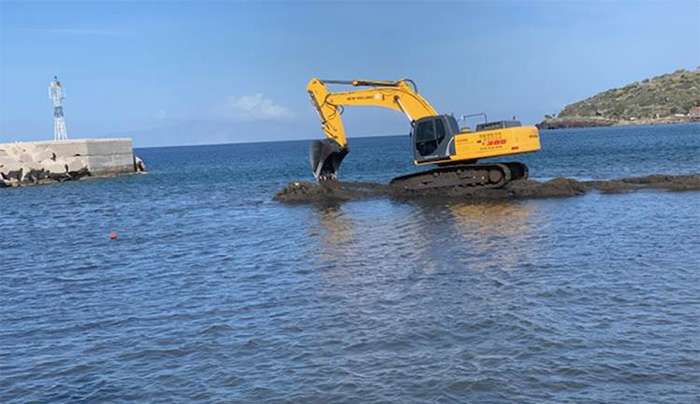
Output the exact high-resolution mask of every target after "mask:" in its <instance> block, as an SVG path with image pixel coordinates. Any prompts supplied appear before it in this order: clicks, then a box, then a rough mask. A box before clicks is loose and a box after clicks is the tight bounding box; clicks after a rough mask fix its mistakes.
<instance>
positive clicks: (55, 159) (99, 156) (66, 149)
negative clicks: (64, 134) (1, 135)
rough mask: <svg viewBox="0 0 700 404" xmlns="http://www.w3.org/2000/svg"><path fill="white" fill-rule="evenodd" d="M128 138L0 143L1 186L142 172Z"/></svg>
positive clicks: (142, 165)
mask: <svg viewBox="0 0 700 404" xmlns="http://www.w3.org/2000/svg"><path fill="white" fill-rule="evenodd" d="M144 170H145V166H144V164H143V162H142V161H141V160H140V159H138V157H135V156H134V152H133V147H132V141H131V139H126V138H124V139H75V140H60V141H38V142H16V143H0V187H2V186H6V187H16V186H24V185H33V184H44V183H50V182H63V181H70V180H77V179H80V178H83V177H87V176H95V177H107V176H114V175H121V174H129V173H134V172H138V171H144Z"/></svg>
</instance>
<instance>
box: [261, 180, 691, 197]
mask: <svg viewBox="0 0 700 404" xmlns="http://www.w3.org/2000/svg"><path fill="white" fill-rule="evenodd" d="M643 188H654V189H663V190H668V191H694V190H695V191H697V190H700V174H691V175H650V176H646V177H631V178H623V179H617V180H598V181H578V180H575V179H571V178H555V179H552V180H549V181H544V182H540V181H534V180H518V181H513V182H511V183H509V184H507V185H506V186H505V187H503V188H470V187H452V188H439V189H430V190H422V191H409V190H404V189H401V188H399V187H395V186H392V185H390V184H379V183H370V182H327V183H323V184H316V183H311V182H292V183H290V184H289V185H287V186H286V187H284V188H283V189H282V190H281V191H279V192H278V193H277V194H276V195H275V196H274V198H273V199H275V200H276V201H279V202H285V203H318V202H339V201H350V200H357V199H367V198H394V199H421V198H423V199H426V198H427V199H458V200H495V199H531V198H559V197H571V196H577V195H583V194H585V193H586V192H589V191H591V190H597V191H600V192H606V193H615V192H629V191H634V190H638V189H643Z"/></svg>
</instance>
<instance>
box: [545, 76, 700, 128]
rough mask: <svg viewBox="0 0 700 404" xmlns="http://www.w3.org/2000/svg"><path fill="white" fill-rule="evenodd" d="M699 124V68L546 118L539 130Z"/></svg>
mask: <svg viewBox="0 0 700 404" xmlns="http://www.w3.org/2000/svg"><path fill="white" fill-rule="evenodd" d="M692 122H700V68H697V69H695V70H692V71H690V70H685V69H679V70H676V71H675V72H673V73H669V74H664V75H661V76H657V77H653V78H649V79H645V80H642V81H635V82H634V83H631V84H628V85H626V86H624V87H621V88H613V89H610V90H607V91H604V92H601V93H598V94H596V95H594V96H592V97H589V98H586V99H585V100H583V101H578V102H575V103H573V104H569V105H567V106H566V107H564V109H562V111H561V112H560V113H559V114H555V115H545V117H544V120H542V122H540V123H538V124H537V127H538V128H540V129H566V128H590V127H598V126H628V125H667V124H678V123H692Z"/></svg>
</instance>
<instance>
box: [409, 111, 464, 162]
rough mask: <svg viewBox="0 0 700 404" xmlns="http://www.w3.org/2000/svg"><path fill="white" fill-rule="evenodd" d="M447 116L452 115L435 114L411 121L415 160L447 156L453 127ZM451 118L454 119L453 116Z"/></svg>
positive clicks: (443, 158) (424, 160) (436, 158)
mask: <svg viewBox="0 0 700 404" xmlns="http://www.w3.org/2000/svg"><path fill="white" fill-rule="evenodd" d="M449 118H452V117H450V116H447V115H437V116H429V117H425V118H421V119H418V120H416V121H414V122H413V131H412V132H411V144H412V145H413V155H414V160H415V161H416V162H418V163H422V162H429V161H433V160H445V159H447V158H449V156H450V150H449V145H450V143H451V141H452V138H453V137H454V128H453V127H452V126H453V125H452V124H451V122H450V121H449ZM452 119H453V120H454V118H452ZM455 124H456V123H455Z"/></svg>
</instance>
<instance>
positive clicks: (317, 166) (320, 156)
mask: <svg viewBox="0 0 700 404" xmlns="http://www.w3.org/2000/svg"><path fill="white" fill-rule="evenodd" d="M347 154H348V148H347V147H340V145H338V143H336V142H334V141H333V140H331V139H323V140H315V141H313V142H312V143H311V148H310V149H309V161H310V162H311V170H312V171H313V173H314V177H315V178H316V181H319V182H323V181H335V180H336V179H337V178H338V169H339V168H340V163H342V162H343V159H344V158H345V156H346V155H347Z"/></svg>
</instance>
